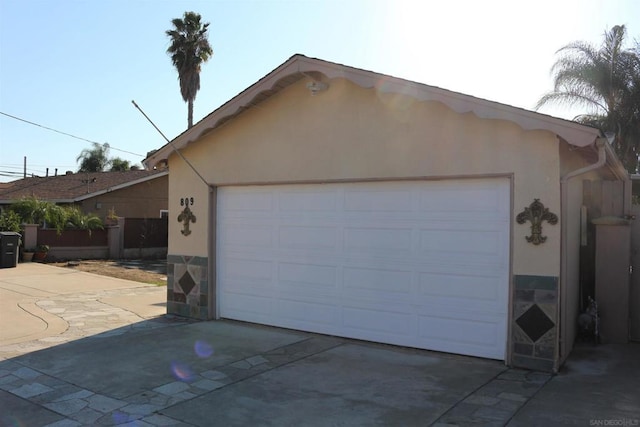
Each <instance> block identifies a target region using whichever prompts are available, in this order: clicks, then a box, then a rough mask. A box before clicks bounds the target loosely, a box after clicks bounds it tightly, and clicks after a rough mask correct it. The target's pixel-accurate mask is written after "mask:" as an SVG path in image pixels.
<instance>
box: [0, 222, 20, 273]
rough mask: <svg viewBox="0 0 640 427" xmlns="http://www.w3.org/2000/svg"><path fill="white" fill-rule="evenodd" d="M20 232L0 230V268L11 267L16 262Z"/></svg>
mask: <svg viewBox="0 0 640 427" xmlns="http://www.w3.org/2000/svg"><path fill="white" fill-rule="evenodd" d="M19 245H20V233H15V232H13V231H0V268H11V267H15V266H16V265H17V264H18V252H19Z"/></svg>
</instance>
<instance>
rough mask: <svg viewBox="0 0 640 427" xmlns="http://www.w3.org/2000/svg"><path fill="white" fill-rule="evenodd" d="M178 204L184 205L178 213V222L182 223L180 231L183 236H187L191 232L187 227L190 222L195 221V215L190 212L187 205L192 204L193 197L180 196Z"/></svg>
mask: <svg viewBox="0 0 640 427" xmlns="http://www.w3.org/2000/svg"><path fill="white" fill-rule="evenodd" d="M180 206H184V209H183V210H182V212H180V215H178V222H181V223H182V230H180V232H181V233H182V235H183V236H188V235H189V234H191V230H190V229H189V224H190V223H192V222H193V223H195V222H196V216H195V215H194V214H193V212H191V209H190V208H189V206H193V197H182V198H180Z"/></svg>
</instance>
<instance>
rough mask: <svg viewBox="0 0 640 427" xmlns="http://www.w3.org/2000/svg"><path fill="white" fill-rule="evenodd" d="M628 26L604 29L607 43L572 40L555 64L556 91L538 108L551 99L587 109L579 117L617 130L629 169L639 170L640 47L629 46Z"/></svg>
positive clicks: (620, 152) (618, 149) (619, 150)
mask: <svg viewBox="0 0 640 427" xmlns="http://www.w3.org/2000/svg"><path fill="white" fill-rule="evenodd" d="M625 37H626V28H625V26H624V25H616V26H615V27H613V28H612V29H611V30H609V31H607V32H605V33H604V40H603V42H602V45H601V46H599V47H595V46H593V45H591V44H589V43H585V42H574V43H570V44H568V45H566V46H564V47H563V48H561V49H560V50H558V51H557V52H556V53H557V54H558V55H559V58H558V60H557V61H556V62H555V64H554V65H553V67H552V68H551V73H552V75H553V80H554V88H553V91H551V92H549V93H547V94H545V95H544V96H543V97H542V98H540V100H539V101H538V104H537V105H536V109H538V108H540V107H542V106H544V105H547V104H560V105H563V104H564V105H575V106H581V107H584V108H585V109H586V112H585V113H584V114H580V115H578V116H576V117H575V118H574V120H575V121H577V122H580V123H584V124H589V125H592V126H596V127H598V128H600V129H602V130H603V131H605V132H613V133H615V135H616V139H615V141H614V143H613V145H614V148H615V150H616V153H617V154H618V156H619V157H620V159H621V160H622V161H623V163H624V164H625V166H626V167H627V169H628V170H629V171H630V172H632V173H635V172H636V171H637V170H638V166H639V164H638V155H639V154H640V111H639V109H640V47H639V45H638V43H636V46H635V48H632V49H624V47H623V45H624V41H625Z"/></svg>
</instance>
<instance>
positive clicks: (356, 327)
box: [342, 306, 416, 341]
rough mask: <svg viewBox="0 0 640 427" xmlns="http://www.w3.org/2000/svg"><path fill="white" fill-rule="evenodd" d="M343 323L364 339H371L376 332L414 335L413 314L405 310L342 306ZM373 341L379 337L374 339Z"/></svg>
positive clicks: (397, 335)
mask: <svg viewBox="0 0 640 427" xmlns="http://www.w3.org/2000/svg"><path fill="white" fill-rule="evenodd" d="M342 316H343V322H344V323H343V325H344V327H345V328H346V329H349V330H350V331H351V332H352V333H354V332H361V333H365V334H358V336H362V337H363V338H365V337H366V338H365V339H373V338H372V337H374V336H375V335H376V334H377V335H378V336H380V335H388V336H389V337H391V336H396V337H400V336H403V335H405V336H407V337H410V336H413V335H415V328H416V322H415V316H414V315H413V314H408V313H406V312H402V311H400V310H398V311H382V312H381V311H378V310H375V309H366V308H363V307H349V306H347V307H344V308H343V312H342ZM374 340H375V341H377V340H379V338H377V339H374Z"/></svg>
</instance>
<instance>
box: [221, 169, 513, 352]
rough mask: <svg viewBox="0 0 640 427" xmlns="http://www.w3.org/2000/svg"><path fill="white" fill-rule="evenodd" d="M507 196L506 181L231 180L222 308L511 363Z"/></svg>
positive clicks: (225, 206) (231, 313) (235, 314)
mask: <svg viewBox="0 0 640 427" xmlns="http://www.w3.org/2000/svg"><path fill="white" fill-rule="evenodd" d="M509 194H510V184H509V181H508V180H507V179H482V180H458V181H436V182H424V181H416V182H370V183H344V184H325V185H281V186H256V187H246V188H245V187H222V188H220V189H219V190H218V198H219V201H218V215H217V219H218V224H217V229H218V232H217V238H218V241H217V245H218V259H217V262H218V267H217V271H218V281H219V282H218V289H219V301H220V304H221V309H220V314H221V316H222V317H228V318H233V319H238V320H247V321H256V322H260V323H266V324H270V325H274V326H282V327H288V328H294V329H303V330H308V331H312V332H320V333H327V334H333V335H338V336H345V337H351V338H360V339H367V340H372V341H381V342H386V343H390V344H398V345H406V346H413V347H418V348H426V349H433V350H440V351H447V352H454V353H461V354H470V355H477V356H482V357H491V358H496V359H503V358H504V355H505V349H506V336H507V317H508V314H507V307H508V294H509V290H508V285H509V243H510V235H509V230H510V207H511V204H510V200H509ZM254 198H255V209H253V207H252V199H254ZM253 298H257V299H253ZM256 319H260V320H256Z"/></svg>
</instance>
